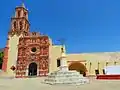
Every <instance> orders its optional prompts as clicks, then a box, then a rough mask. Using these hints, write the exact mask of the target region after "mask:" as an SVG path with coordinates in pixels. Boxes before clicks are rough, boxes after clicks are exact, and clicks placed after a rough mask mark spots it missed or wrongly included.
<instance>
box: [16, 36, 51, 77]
mask: <svg viewBox="0 0 120 90" xmlns="http://www.w3.org/2000/svg"><path fill="white" fill-rule="evenodd" d="M33 47H36V49H37V51H36V52H34V53H33V52H32V51H31V49H32V48H33ZM32 62H35V63H36V64H37V68H38V72H39V74H38V76H46V75H47V74H48V72H49V64H48V62H49V38H48V36H39V37H37V36H29V37H28V36H27V37H24V38H20V40H19V45H18V59H17V65H16V76H17V77H20V76H26V73H27V75H28V72H26V71H27V70H28V67H29V64H30V63H32Z"/></svg>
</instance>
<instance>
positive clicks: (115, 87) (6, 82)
mask: <svg viewBox="0 0 120 90" xmlns="http://www.w3.org/2000/svg"><path fill="white" fill-rule="evenodd" d="M42 80H44V78H26V79H8V78H4V79H3V78H0V90H120V80H107V81H105V80H96V79H93V78H92V79H90V83H89V84H84V85H79V86H70V85H48V84H43V83H41V82H42Z"/></svg>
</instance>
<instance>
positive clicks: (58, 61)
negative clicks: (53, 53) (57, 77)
mask: <svg viewBox="0 0 120 90" xmlns="http://www.w3.org/2000/svg"><path fill="white" fill-rule="evenodd" d="M59 66H60V59H57V67H59Z"/></svg>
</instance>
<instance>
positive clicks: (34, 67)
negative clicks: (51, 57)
mask: <svg viewBox="0 0 120 90" xmlns="http://www.w3.org/2000/svg"><path fill="white" fill-rule="evenodd" d="M28 75H29V76H36V75H37V64H36V63H31V64H30V65H29V71H28Z"/></svg>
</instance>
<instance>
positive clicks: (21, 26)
mask: <svg viewBox="0 0 120 90" xmlns="http://www.w3.org/2000/svg"><path fill="white" fill-rule="evenodd" d="M22 28H23V25H22V22H20V30H22Z"/></svg>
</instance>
